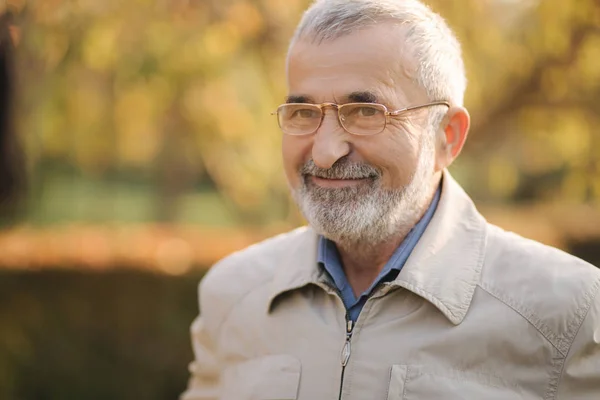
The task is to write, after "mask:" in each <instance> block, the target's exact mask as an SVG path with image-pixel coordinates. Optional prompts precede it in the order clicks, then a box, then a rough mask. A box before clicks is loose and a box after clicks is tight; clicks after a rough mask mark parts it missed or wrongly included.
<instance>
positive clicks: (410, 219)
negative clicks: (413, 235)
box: [292, 135, 434, 247]
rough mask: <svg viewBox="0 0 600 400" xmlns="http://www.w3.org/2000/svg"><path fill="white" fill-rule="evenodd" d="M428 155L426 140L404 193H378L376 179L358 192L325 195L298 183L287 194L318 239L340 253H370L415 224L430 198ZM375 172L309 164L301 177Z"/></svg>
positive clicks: (366, 168) (324, 191)
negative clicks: (358, 248) (354, 249)
mask: <svg viewBox="0 0 600 400" xmlns="http://www.w3.org/2000/svg"><path fill="white" fill-rule="evenodd" d="M431 136H433V135H431ZM433 152H434V140H433V138H431V139H429V138H428V139H425V140H424V142H423V146H422V148H421V152H420V154H419V161H418V164H417V168H416V169H415V171H414V173H413V176H412V177H411V179H410V182H409V183H408V184H407V185H406V186H405V187H403V188H397V189H385V188H382V187H381V183H380V180H379V179H378V178H377V177H372V178H370V179H369V180H368V182H367V183H363V184H361V185H360V186H357V187H348V188H341V189H324V188H321V187H317V186H315V185H314V184H310V183H307V181H306V180H304V179H302V184H301V186H300V187H299V188H298V189H296V190H293V191H292V194H293V196H294V199H295V201H296V203H297V204H298V206H299V208H300V210H301V211H302V214H303V215H304V217H305V218H306V220H307V221H308V223H309V224H310V225H311V226H312V227H313V229H314V230H315V231H316V232H317V233H319V234H321V235H323V236H325V237H326V238H328V239H330V240H332V241H334V242H335V243H337V244H338V245H341V246H344V247H346V246H348V247H349V246H355V245H358V244H360V246H361V247H363V246H367V247H375V246H377V245H379V244H382V243H385V242H387V241H389V240H391V239H393V238H394V237H397V236H399V235H402V236H404V235H406V234H408V232H409V231H410V230H411V229H412V227H413V226H414V225H415V224H416V223H417V221H418V219H419V218H420V216H421V214H422V212H423V211H424V207H425V205H426V202H427V201H428V200H429V196H430V194H431V193H430V189H431V187H430V182H431V177H432V175H433V171H434V159H433ZM374 171H377V170H376V169H375V168H373V167H371V166H368V165H356V164H349V163H348V162H342V163H341V164H340V165H339V166H335V165H334V167H332V168H331V169H329V170H321V169H319V168H318V167H316V165H314V162H313V161H309V162H308V163H307V164H306V165H305V166H304V167H303V169H302V171H301V172H304V173H314V174H315V175H319V174H321V175H324V174H325V175H327V176H328V177H331V178H334V177H338V178H341V177H346V178H361V177H365V176H367V175H368V173H373V172H374ZM331 175H334V176H331Z"/></svg>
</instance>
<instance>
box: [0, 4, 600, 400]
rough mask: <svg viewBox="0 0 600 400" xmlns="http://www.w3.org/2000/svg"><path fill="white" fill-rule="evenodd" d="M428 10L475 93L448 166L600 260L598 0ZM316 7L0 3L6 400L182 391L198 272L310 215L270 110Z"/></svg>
mask: <svg viewBox="0 0 600 400" xmlns="http://www.w3.org/2000/svg"><path fill="white" fill-rule="evenodd" d="M426 2H427V3H428V4H429V5H430V6H431V7H432V8H433V9H434V10H436V11H438V12H439V13H441V14H442V16H444V17H445V18H446V19H447V20H448V21H449V23H450V24H451V26H452V27H453V28H454V30H455V31H456V33H457V35H458V36H459V38H460V40H461V41H462V43H463V46H464V57H465V60H466V64H467V68H468V76H469V80H470V84H469V89H468V92H467V107H468V108H469V110H470V111H471V115H472V117H473V128H472V131H471V134H470V137H469V141H468V142H467V145H466V148H465V150H464V152H463V154H462V155H461V157H460V159H459V161H458V162H457V163H456V164H455V165H454V166H453V167H452V168H451V171H452V173H453V174H454V176H455V177H456V178H457V180H458V181H459V182H460V183H461V184H462V185H463V186H464V187H465V189H466V190H467V192H468V193H469V194H470V195H471V196H472V197H473V198H474V200H475V201H476V203H477V205H478V207H479V208H480V210H481V211H482V213H483V214H484V215H485V216H486V217H487V218H488V219H489V220H490V221H491V222H494V223H496V224H499V225H500V226H502V227H504V228H506V229H510V230H514V231H516V232H518V233H520V234H522V235H525V236H528V237H531V238H534V239H537V240H540V241H542V242H544V243H547V244H551V245H554V246H558V247H560V248H562V249H564V250H566V251H569V252H571V253H573V254H575V255H578V256H579V257H582V258H584V259H586V260H588V261H590V262H592V263H594V264H596V265H600V132H599V129H598V126H600V111H599V110H600V108H599V106H598V104H600V68H599V67H598V60H600V3H599V2H598V1H596V0H568V1H559V0H453V1H448V0H428V1H426ZM308 4H309V1H308V0H202V1H200V0H129V1H118V0H104V1H98V0H0V14H1V15H2V17H1V18H0V21H1V24H0V27H1V28H2V31H1V32H0V47H1V52H0V53H1V54H0V64H1V65H0V69H1V71H0V72H1V73H2V74H3V77H5V78H6V79H3V82H2V83H1V85H0V88H1V89H2V93H1V96H2V97H1V100H2V112H1V113H0V119H1V125H0V127H1V129H2V132H1V133H2V136H0V140H1V142H0V144H1V145H2V146H3V150H2V156H1V157H0V166H1V167H2V169H3V172H1V179H0V194H2V203H1V204H0V212H1V214H2V218H0V224H1V225H0V399H3V400H4V399H5V400H17V399H19V400H29V399H32V400H33V399H36V400H43V399H61V400H64V399H103V400H105V399H148V400H153V399H175V398H176V397H177V395H178V394H179V393H181V392H182V391H183V390H184V387H185V384H186V380H187V376H188V375H187V364H188V362H189V361H191V359H192V351H191V346H190V339H189V336H188V331H189V325H190V323H191V322H192V319H193V318H194V316H195V315H196V313H197V310H198V306H197V302H196V296H197V294H196V288H197V283H198V281H199V280H200V278H201V276H202V274H203V272H204V271H205V270H206V269H207V268H209V267H210V265H211V264H212V263H214V262H215V261H216V260H218V259H219V258H221V257H223V256H224V255H226V254H228V253H230V252H232V251H234V250H236V249H240V248H242V247H245V246H246V245H248V244H250V243H253V242H256V241H258V240H260V239H262V238H265V237H267V236H270V235H272V234H275V233H278V232H283V231H286V230H288V229H291V228H293V227H296V226H298V225H300V224H302V220H301V217H300V216H299V214H298V213H297V211H296V210H295V208H294V206H293V204H292V202H291V201H290V199H289V197H288V194H287V188H286V184H285V181H284V175H283V173H282V168H281V161H280V154H279V146H280V136H281V134H280V132H279V130H278V128H277V124H276V121H275V120H274V119H273V117H272V116H271V115H270V112H271V111H272V110H274V109H275V108H276V107H277V105H279V104H280V103H281V102H282V100H283V98H284V96H285V79H284V59H285V53H286V48H287V44H288V40H289V38H290V36H291V34H292V32H293V29H294V27H295V25H296V23H297V22H298V20H299V18H300V15H301V13H302V11H303V10H304V9H305V8H306V7H307V5H308ZM8 95H10V97H7V96H8ZM6 110H8V111H10V112H9V113H8V114H6V113H5V111H6Z"/></svg>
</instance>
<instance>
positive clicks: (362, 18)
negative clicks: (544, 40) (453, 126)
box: [290, 0, 467, 124]
mask: <svg viewBox="0 0 600 400" xmlns="http://www.w3.org/2000/svg"><path fill="white" fill-rule="evenodd" d="M385 21H389V22H393V23H397V24H399V25H402V26H405V27H406V28H407V35H406V41H407V43H408V44H409V46H410V50H412V51H413V54H414V55H415V58H416V60H417V70H416V76H414V77H413V79H414V80H415V82H416V84H417V85H419V86H420V87H422V88H423V89H424V90H425V91H426V93H427V96H428V97H429V98H430V100H432V101H435V100H446V101H448V102H450V103H451V104H452V105H455V106H462V105H463V101H464V93H465V90H466V86H467V79H466V76H465V67H464V63H463V59H462V54H461V46H460V43H459V42H458V40H457V38H456V36H455V35H454V33H453V32H452V30H451V29H450V28H449V27H448V25H447V24H446V22H445V21H444V19H443V18H442V17H440V16H439V15H438V14H436V13H434V12H433V11H432V10H431V9H430V8H429V7H427V6H426V5H425V4H423V3H421V2H420V1H419V0H316V1H315V2H314V3H313V4H312V5H311V7H310V8H309V9H308V10H306V12H305V13H304V16H303V17H302V20H301V21H300V24H299V25H298V27H297V28H296V33H295V34H294V37H293V39H292V43H291V45H290V48H291V47H292V46H293V45H294V43H295V42H296V41H297V40H300V39H305V38H310V39H311V40H314V41H315V42H322V41H326V40H333V39H336V38H339V37H341V36H344V35H346V34H349V33H351V32H354V31H356V30H358V29H363V28H367V27H371V26H374V25H375V24H377V23H380V22H385ZM432 114H438V113H432ZM432 117H433V115H432ZM436 120H437V118H433V119H432V120H431V122H432V123H434V124H435V123H436ZM440 122H441V120H438V121H437V124H439V123H440Z"/></svg>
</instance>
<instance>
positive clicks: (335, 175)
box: [283, 24, 435, 245]
mask: <svg viewBox="0 0 600 400" xmlns="http://www.w3.org/2000/svg"><path fill="white" fill-rule="evenodd" d="M403 38H404V35H403V32H402V28H400V27H395V26H393V25H390V24H380V25H378V26H376V27H372V28H368V29H364V30H361V31H357V32H354V33H352V34H349V35H346V36H343V37H341V38H338V39H335V40H332V41H325V42H323V43H321V44H313V43H310V41H309V40H304V41H302V40H301V41H299V42H297V43H296V44H295V45H294V46H293V48H292V49H291V51H290V56H289V60H288V84H289V96H288V97H289V100H290V102H307V103H315V104H320V103H326V102H329V103H336V104H344V103H350V102H375V103H380V104H383V105H385V106H386V107H387V108H388V110H389V111H395V110H398V109H401V108H404V107H408V106H411V105H420V104H425V103H427V102H428V101H429V99H428V98H427V97H426V95H425V93H424V91H423V90H422V89H420V88H418V87H417V86H416V85H415V84H414V83H413V82H412V80H411V79H410V78H409V75H408V74H410V73H411V72H410V71H411V70H412V69H414V68H415V66H414V61H413V60H412V58H411V57H410V56H409V55H408V51H407V49H406V48H405V47H404V46H403V44H402V43H403V41H404V40H403ZM427 115H428V114H427V111H426V110H419V111H414V112H411V113H410V114H409V115H407V116H403V117H398V118H390V119H389V122H388V124H387V126H386V129H385V130H384V131H383V132H381V133H379V134H376V135H373V136H356V135H352V134H350V133H348V132H346V131H345V130H344V129H343V128H342V127H341V126H340V124H339V122H338V119H337V115H336V111H335V110H334V109H331V108H327V109H326V111H325V117H324V120H323V123H322V125H321V126H320V128H319V129H318V130H317V131H316V132H315V133H313V134H311V135H305V136H288V135H284V139H283V160H284V168H285V172H286V176H287V178H288V182H289V185H290V187H291V189H292V193H293V195H294V198H295V199H296V201H297V203H298V205H299V207H300V209H301V210H302V212H303V214H304V216H305V217H306V219H307V220H308V222H309V223H310V224H311V225H312V226H313V227H314V228H315V229H316V230H317V231H318V232H319V233H321V234H323V235H325V236H326V237H328V238H330V239H332V240H334V241H336V242H338V243H339V242H347V243H353V242H354V243H355V242H358V241H360V242H362V243H365V242H366V243H372V244H373V245H375V244H378V243H379V242H382V241H385V240H388V239H389V238H390V237H392V236H394V235H397V234H398V233H399V230H400V231H401V230H402V228H403V226H405V225H406V226H408V225H412V224H414V223H415V222H416V219H417V218H418V216H419V213H420V212H422V208H423V203H424V202H426V201H427V198H428V195H429V194H430V189H431V180H432V176H433V173H434V171H433V170H434V167H433V166H434V160H435V159H434V157H435V155H434V152H435V150H434V147H435V146H434V143H435V139H434V133H433V132H431V129H429V127H428V126H427V125H428V124H427ZM404 233H406V232H404Z"/></svg>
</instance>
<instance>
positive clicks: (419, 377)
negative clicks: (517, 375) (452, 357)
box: [387, 365, 528, 400]
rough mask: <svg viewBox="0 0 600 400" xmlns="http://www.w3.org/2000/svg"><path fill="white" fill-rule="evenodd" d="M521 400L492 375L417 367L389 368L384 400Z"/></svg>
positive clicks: (513, 388) (518, 393)
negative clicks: (390, 369) (389, 372)
mask: <svg viewBox="0 0 600 400" xmlns="http://www.w3.org/2000/svg"><path fill="white" fill-rule="evenodd" d="M437 399H444V400H473V399H485V400H506V399H511V400H519V399H522V400H525V399H528V397H525V395H524V394H523V391H522V390H520V389H519V388H518V387H516V386H515V385H511V384H510V383H509V382H506V381H505V380H503V379H501V378H498V377H495V376H493V375H488V374H483V373H476V372H467V371H460V370H452V369H448V370H435V369H428V368H426V367H421V366H409V365H394V366H392V371H391V376H390V385H389V390H388V396H387V400H437Z"/></svg>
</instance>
